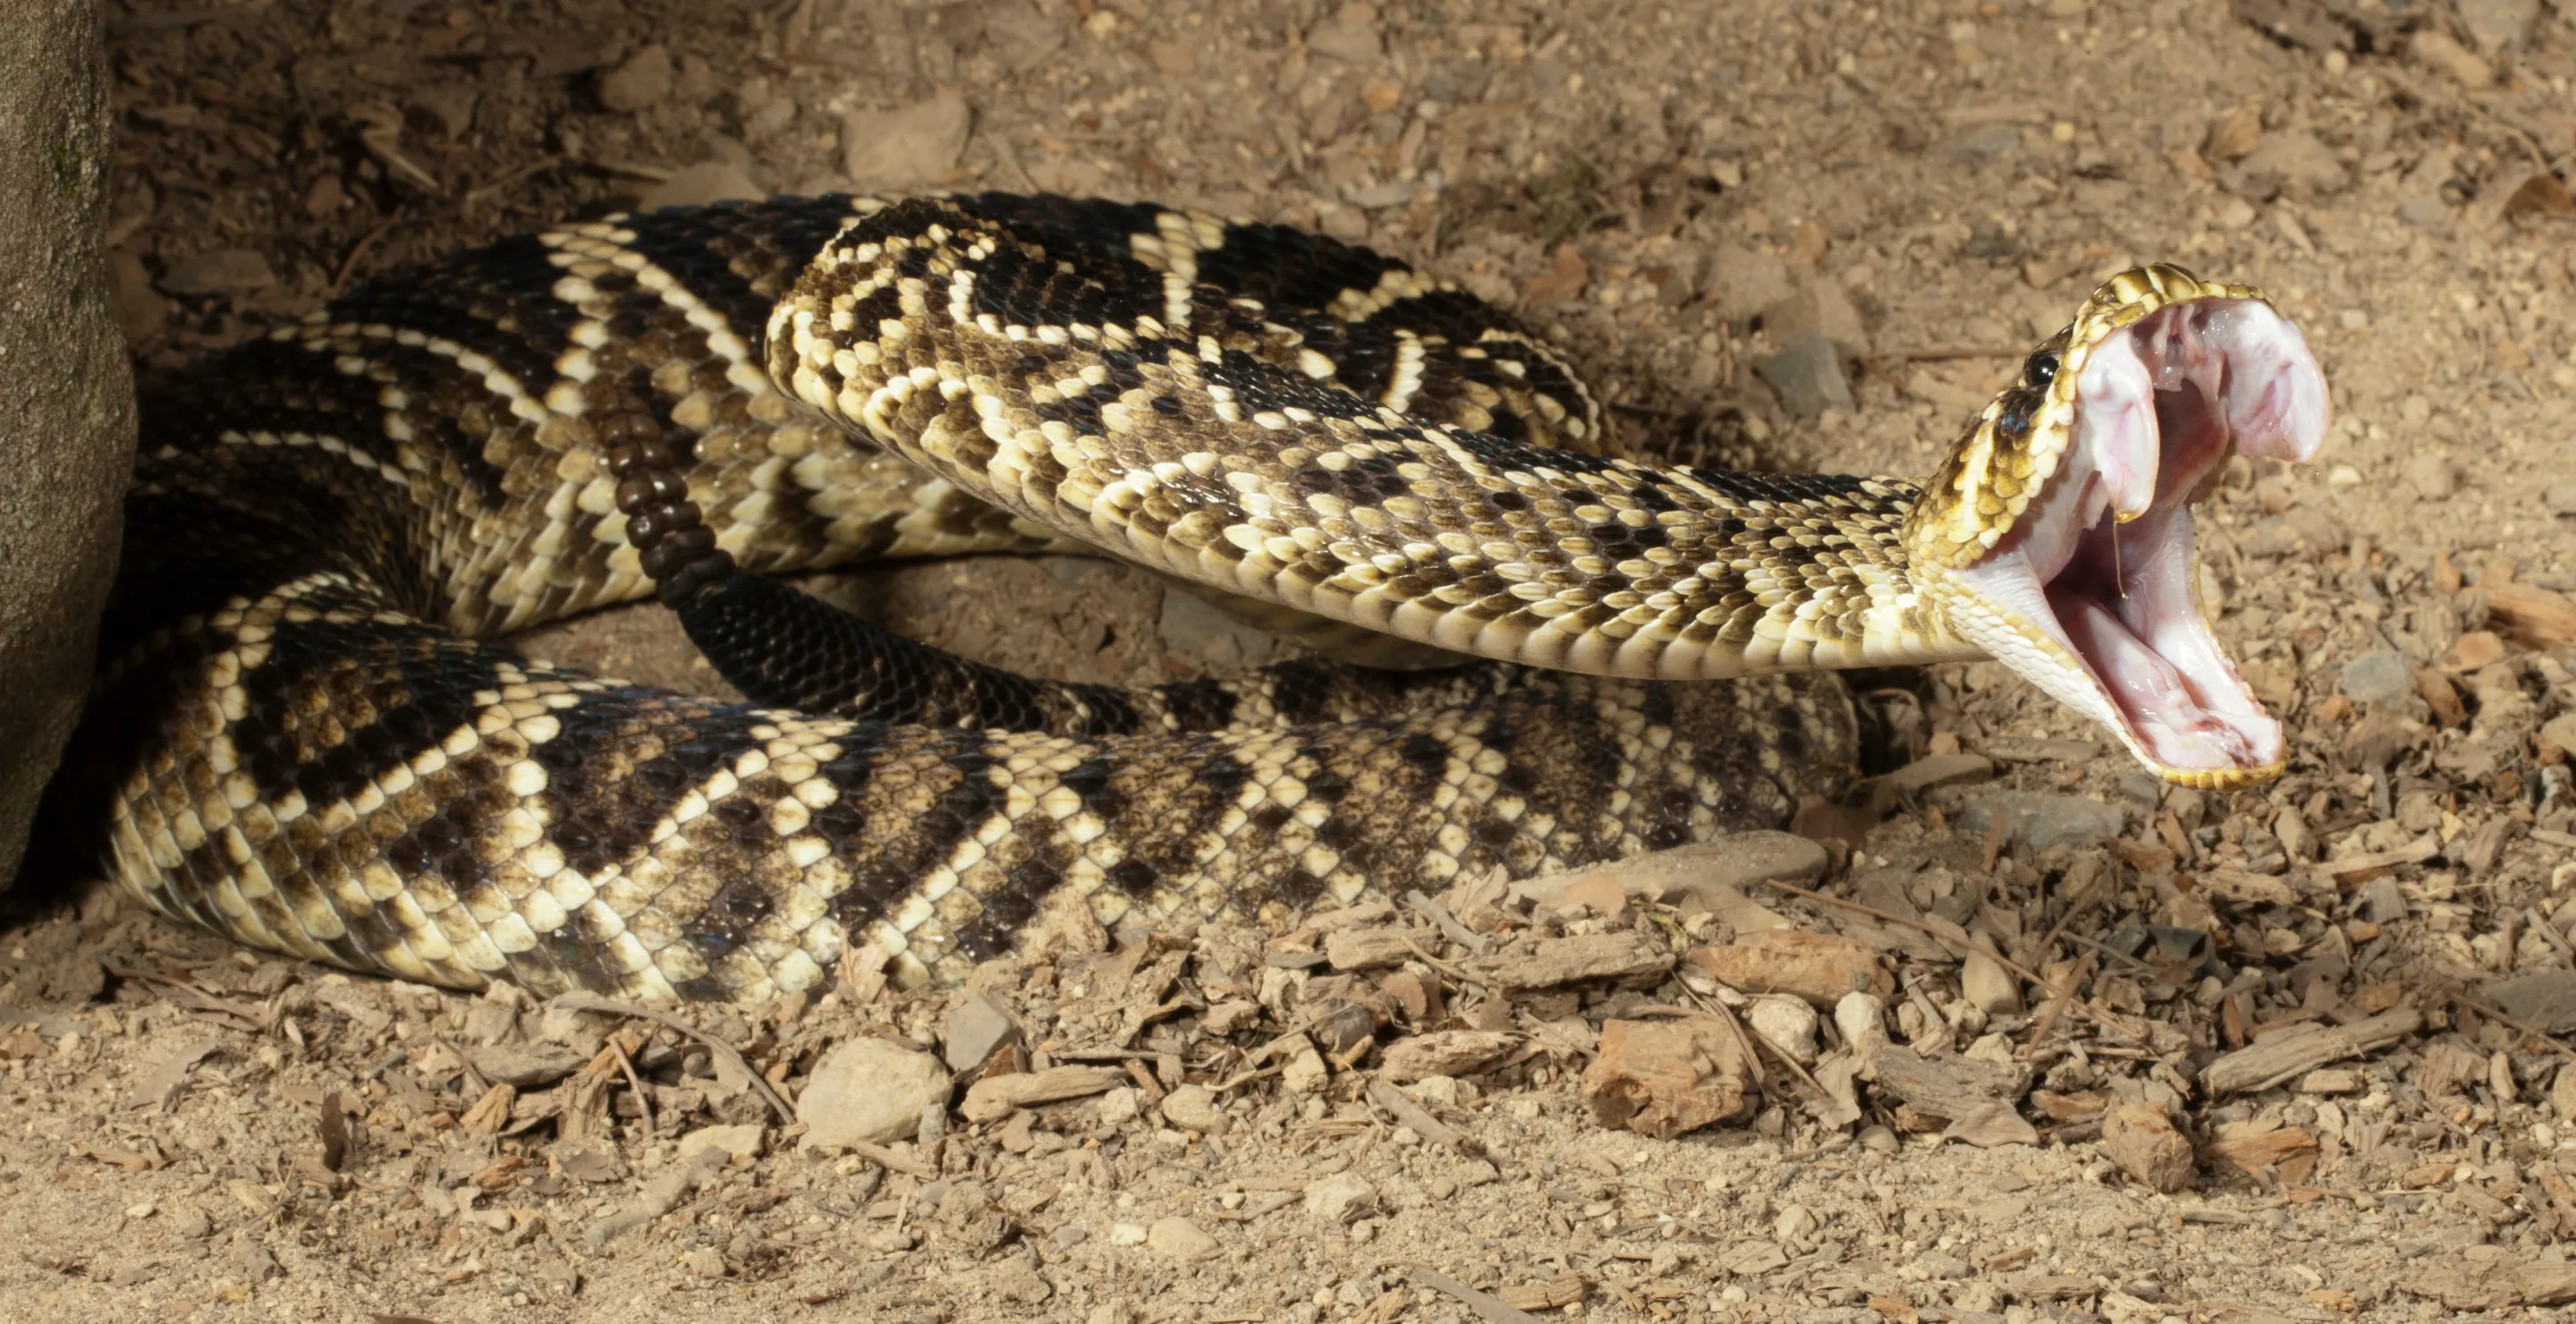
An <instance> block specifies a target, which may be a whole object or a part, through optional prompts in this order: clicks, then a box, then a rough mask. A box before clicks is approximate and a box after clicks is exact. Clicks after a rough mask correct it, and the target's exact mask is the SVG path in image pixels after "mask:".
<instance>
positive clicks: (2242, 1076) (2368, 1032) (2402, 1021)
mask: <svg viewBox="0 0 2576 1324" xmlns="http://www.w3.org/2000/svg"><path fill="white" fill-rule="evenodd" d="M2423 1023H2424V1017H2423V1016H2422V1015H2421V1014H2420V1013H2418V1012H2417V1011H2416V1010H2415V1009H2414V1008H2412V1007H2403V1008H2400V1009H2398V1010H2396V1011H2390V1012H2382V1013H2381V1014H2379V1015H2377V1016H2373V1017H2371V1018H2370V1019H2368V1020H2363V1021H2355V1022H2353V1023H2352V1024H2350V1025H2340V1026H2334V1027H2332V1028H2328V1029H2318V1030H2310V1031H2307V1032H2305V1033H2300V1034H2286V1035H2281V1036H2278V1037H2275V1038H2271V1039H2267V1040H2265V1041H2263V1042H2261V1043H2257V1044H2250V1045H2248V1046H2246V1047H2244V1048H2240V1049H2237V1050H2236V1051H2235V1052H2232V1053H2229V1054H2227V1055H2226V1056H2224V1057H2221V1058H2219V1059H2218V1060H2217V1061H2215V1062H2212V1063H2210V1064H2209V1065H2208V1066H2207V1067H2205V1068H2203V1069H2202V1071H2201V1073H2200V1082H2201V1084H2202V1085H2203V1086H2204V1087H2205V1088H2207V1089H2208V1090H2209V1092H2210V1093H2211V1094H2212V1095H2225V1094H2240V1093H2243V1092H2245V1091H2247V1090H2262V1089H2270V1088H2271V1087H2273V1086H2275V1085H2279V1084H2282V1083H2284V1082H2286V1081H2288V1080H2290V1079H2291V1078H2292V1077H2294V1076H2297V1075H2298V1074H2299V1073H2300V1072H2303V1071H2312V1070H2315V1069H2316V1068H2318V1067H2321V1066H2324V1065H2326V1064H2327V1063H2329V1062H2340V1061H2342V1060H2343V1059H2345V1058H2347V1057H2359V1056H2361V1055H2363V1054H2364V1053H2371V1052H2376V1051H2378V1050H2379V1049H2382V1048H2385V1047H2387V1046H2388V1045H2390V1044H2393V1043H2395V1042H2397V1041H2398V1040H2400V1039H2403V1038H2405V1037H2406V1036H2408V1035H2410V1034H2413V1033H2414V1032H2415V1031H2416V1029H2417V1027H2419V1026H2421V1025H2423Z"/></svg>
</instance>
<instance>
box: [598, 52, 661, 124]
mask: <svg viewBox="0 0 2576 1324" xmlns="http://www.w3.org/2000/svg"><path fill="white" fill-rule="evenodd" d="M671 74H672V69H671V52H670V51H669V50H667V49H665V48H663V47H662V46H660V45H659V44H656V45H651V46H646V47H644V48H642V49H641V50H638V51H636V52H635V53H634V54H633V55H629V56H627V57H626V58H625V59H624V60H622V61H620V62H619V63H618V65H617V67H616V68H614V69H611V70H609V71H608V72H607V73H605V74H602V75H601V76H600V79H599V104H600V105H602V106H605V107H607V108H608V109H610V110H614V111H618V112H621V113H632V112H634V111H639V110H644V109H646V108H648V107H651V106H657V105H660V104H661V102H662V99H663V98H664V97H667V96H669V95H671Z"/></svg>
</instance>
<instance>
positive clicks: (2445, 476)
mask: <svg viewBox="0 0 2576 1324" xmlns="http://www.w3.org/2000/svg"><path fill="white" fill-rule="evenodd" d="M2406 483H2407V486H2409V487H2412V488H2414V489H2415V495H2417V496H2419V497H2422V498H2423V499H2425V500H2427V501H2447V500H2449V499H2450V496H2451V493H2452V492H2453V491H2454V490H2455V489H2456V488H2457V487H2458V485H2459V476H2458V474H2457V473H2456V472H2455V471H2454V470H2453V469H2452V468H2451V462H2450V460H2448V459H2446V458H2444V457H2442V456H2440V455H2435V454H2432V453H2431V452H2429V451H2428V452H2425V453H2423V454H2419V455H2417V456H2416V457H2415V458H2414V459H2411V460H2408V461H2407V462H2406Z"/></svg>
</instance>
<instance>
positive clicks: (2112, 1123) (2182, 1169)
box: [2102, 1102, 2192, 1195]
mask: <svg viewBox="0 0 2576 1324" xmlns="http://www.w3.org/2000/svg"><path fill="white" fill-rule="evenodd" d="M2102 1151H2105V1154H2110V1162H2115V1164H2120V1172H2128V1177H2130V1180H2133V1182H2138V1185H2143V1187H2148V1190H2159V1193H2166V1195H2172V1193H2177V1190H2182V1187H2187V1185H2192V1141H2190V1139H2187V1136H2184V1133H2182V1131H2177V1128H2174V1118H2172V1115H2166V1110H2164V1108H2161V1105H2154V1102H2123V1105H2120V1108H2112V1110H2110V1113H2102Z"/></svg>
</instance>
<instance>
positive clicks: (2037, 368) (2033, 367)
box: [2021, 349, 2057, 390]
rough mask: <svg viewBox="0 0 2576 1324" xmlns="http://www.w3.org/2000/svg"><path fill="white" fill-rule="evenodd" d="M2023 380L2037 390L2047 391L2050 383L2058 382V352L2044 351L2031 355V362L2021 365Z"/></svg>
mask: <svg viewBox="0 0 2576 1324" xmlns="http://www.w3.org/2000/svg"><path fill="white" fill-rule="evenodd" d="M2021 379H2022V380H2023V381H2026V382H2028V383H2030V384H2031V385H2032V386H2033V387H2035V388H2037V389H2040V390H2046V389H2047V388H2048V384H2049V383H2050V382H2053V381H2056V380H2057V351H2056V350H2053V349H2043V350H2041V351H2039V352H2038V353H2036V354H2033V355H2031V356H2030V359H2029V361H2028V362H2026V363H2024V364H2022V365H2021Z"/></svg>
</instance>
